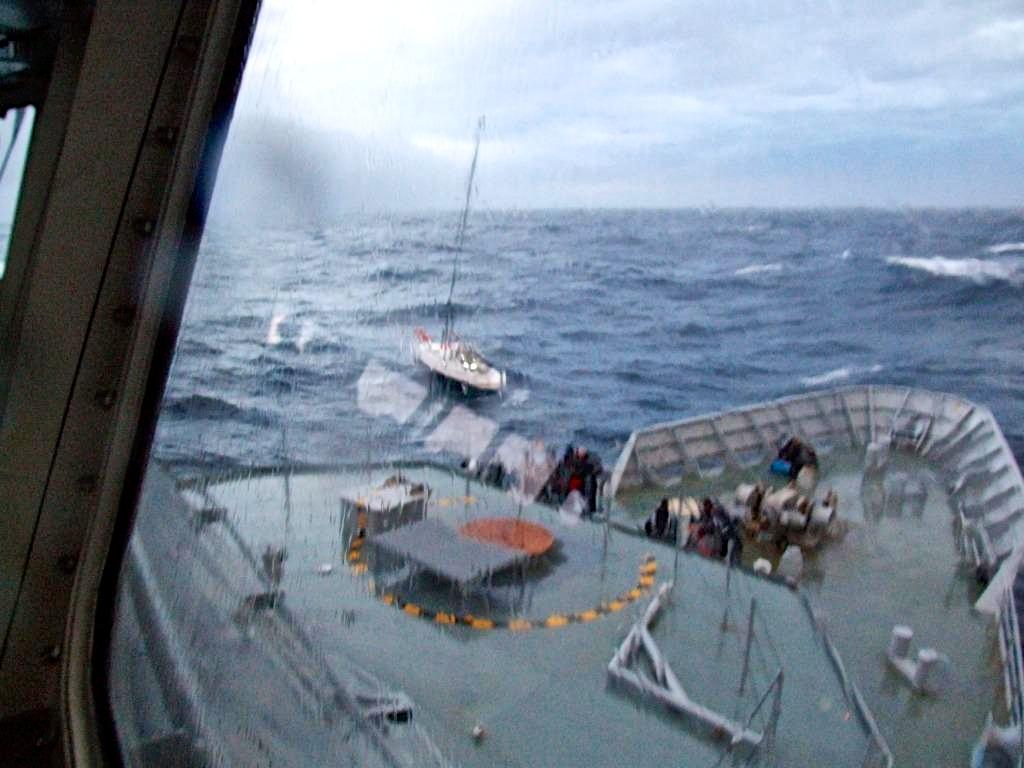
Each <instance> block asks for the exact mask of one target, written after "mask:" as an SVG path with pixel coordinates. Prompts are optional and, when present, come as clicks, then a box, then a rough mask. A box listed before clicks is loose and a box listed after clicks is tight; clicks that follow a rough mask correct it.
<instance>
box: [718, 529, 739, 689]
mask: <svg viewBox="0 0 1024 768" xmlns="http://www.w3.org/2000/svg"><path fill="white" fill-rule="evenodd" d="M725 546H726V552H725V611H724V612H723V613H722V625H721V630H722V631H723V632H728V631H729V592H730V589H731V585H732V548H733V540H732V539H729V541H728V542H727V543H726V545H725ZM741 692H742V691H741Z"/></svg>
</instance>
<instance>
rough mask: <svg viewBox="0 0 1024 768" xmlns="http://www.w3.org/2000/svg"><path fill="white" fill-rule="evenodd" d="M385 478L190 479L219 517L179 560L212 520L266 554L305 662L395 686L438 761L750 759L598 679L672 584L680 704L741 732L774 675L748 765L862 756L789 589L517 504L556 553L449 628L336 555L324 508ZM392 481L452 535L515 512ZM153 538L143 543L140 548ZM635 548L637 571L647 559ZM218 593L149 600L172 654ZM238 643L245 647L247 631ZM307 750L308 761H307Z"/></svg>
mask: <svg viewBox="0 0 1024 768" xmlns="http://www.w3.org/2000/svg"><path fill="white" fill-rule="evenodd" d="M391 471H393V468H392V469H381V470H379V471H377V470H372V471H344V470H335V471H308V472H293V473H290V474H288V475H284V474H280V473H261V474H253V475H251V476H247V477H246V476H241V477H230V478H224V479H222V480H219V481H214V482H210V483H209V484H207V485H206V486H205V487H204V488H195V489H193V491H192V494H193V496H194V498H200V499H204V500H205V501H204V502H203V503H207V504H211V505H215V506H217V507H220V508H223V509H224V510H227V511H226V515H225V516H224V519H223V522H214V523H210V524H209V525H207V526H204V527H203V528H201V529H198V530H194V531H192V532H191V533H190V534H189V535H190V536H191V537H194V542H193V543H191V544H187V546H186V549H187V548H194V547H199V546H202V547H204V548H205V547H208V546H213V547H215V548H216V547H223V546H228V545H229V544H230V541H232V540H233V539H231V537H227V538H225V537H223V536H222V535H221V534H218V533H216V530H217V527H218V526H229V527H230V530H232V531H235V532H237V536H238V540H239V541H243V542H245V546H246V547H247V548H249V549H250V550H251V551H253V552H259V551H262V550H263V548H264V547H265V546H268V545H271V546H274V547H279V546H284V547H285V548H286V549H287V551H288V558H287V561H286V565H285V571H284V577H283V580H282V582H281V584H280V587H281V589H282V590H283V592H284V600H283V603H282V605H283V606H284V607H285V608H286V609H287V611H288V612H289V615H291V616H293V617H294V619H295V621H296V623H297V625H298V626H301V627H302V628H303V629H304V631H305V632H306V633H308V636H309V637H310V638H311V643H312V646H311V649H310V652H311V653H312V654H313V655H314V657H316V658H319V659H322V661H323V663H325V664H326V665H328V667H329V668H330V669H331V670H332V671H333V674H335V675H337V677H338V678H339V679H341V680H344V679H346V677H347V676H348V675H349V673H350V672H351V670H352V669H353V667H355V668H356V669H358V670H360V671H361V672H363V673H364V674H369V675H373V676H375V677H376V678H377V679H379V680H380V681H381V683H382V684H383V685H386V686H388V687H393V688H394V689H395V690H398V691H401V692H402V694H404V695H406V696H407V697H408V699H409V700H410V701H411V702H412V704H413V705H414V713H415V714H414V721H415V723H416V724H417V727H419V728H422V729H423V733H424V734H426V735H428V736H429V739H430V741H431V742H432V743H433V744H434V745H436V747H437V749H438V750H439V752H440V754H442V755H444V757H445V759H446V760H448V761H450V762H451V763H452V764H458V765H466V766H471V765H519V766H535V765H590V766H605V765H607V766H619V765H624V764H625V765H635V766H664V765H680V764H684V765H694V766H702V765H704V766H711V765H719V764H720V765H730V764H732V762H733V760H734V759H739V758H740V757H742V758H743V759H746V757H748V756H750V753H749V752H747V753H743V754H742V755H741V754H740V753H739V752H737V753H736V754H735V755H734V757H729V756H725V757H724V758H723V754H724V751H725V750H726V748H727V746H728V740H723V738H722V736H723V735H722V734H718V733H715V732H708V731H705V730H703V729H702V728H701V727H700V726H699V725H698V724H695V723H692V722H690V721H688V720H687V719H686V718H682V717H680V715H678V714H676V713H674V712H672V711H671V710H667V709H665V708H664V707H663V706H661V705H658V704H657V703H656V702H654V701H650V702H645V701H642V700H637V699H636V698H635V697H634V696H633V695H632V694H631V693H629V692H628V691H624V690H620V689H619V687H618V686H616V685H612V684H611V683H610V682H609V679H608V674H607V668H608V664H609V661H610V659H611V657H612V654H613V652H614V650H615V649H616V648H617V647H618V646H619V645H620V644H621V643H622V641H623V640H624V638H625V637H626V636H627V634H628V633H629V631H630V629H631V627H632V626H633V625H634V622H635V621H636V620H637V618H638V617H639V615H640V613H641V612H642V611H643V610H644V608H645V606H646V604H647V602H648V601H649V599H650V597H651V595H652V594H653V593H652V590H653V587H654V585H655V583H657V582H658V581H661V580H663V579H672V578H674V580H675V583H676V587H675V590H674V592H673V595H672V599H671V601H670V604H669V605H668V606H667V608H666V609H665V610H663V611H662V614H661V615H660V616H659V618H658V620H657V622H656V623H655V624H654V625H653V627H652V630H651V631H652V634H653V635H654V636H655V637H656V639H657V643H658V645H659V646H660V647H661V648H662V649H663V650H664V652H665V654H666V657H667V658H669V661H670V662H671V665H672V668H673V669H674V670H675V673H676V675H678V678H679V682H680V683H681V685H683V686H685V688H686V690H687V691H688V692H689V693H690V694H691V695H692V696H693V697H694V698H695V699H697V700H700V701H701V702H702V704H704V705H705V706H707V707H710V708H712V709H714V710H716V711H720V712H722V713H724V714H725V715H727V716H728V717H729V718H730V719H736V720H739V721H743V720H744V718H746V717H747V716H748V715H750V714H751V713H752V712H753V711H754V710H755V708H756V705H757V703H758V701H759V699H760V698H761V697H762V696H763V695H764V694H765V691H766V690H767V689H768V687H769V685H770V683H771V680H772V679H773V678H774V676H775V675H776V674H777V671H778V669H779V668H781V669H784V670H785V678H786V683H785V687H784V690H783V692H782V696H781V715H780V717H779V718H778V727H777V729H776V730H775V731H774V736H775V738H774V742H773V745H772V746H773V748H772V750H771V752H770V753H764V754H756V755H755V757H756V758H761V759H762V764H777V765H787V766H789V765H836V766H844V765H845V766H858V767H859V766H862V765H864V764H865V762H864V761H865V755H866V754H867V753H868V752H869V751H870V750H871V746H870V745H871V741H870V739H869V738H868V735H867V733H866V732H865V729H864V727H863V726H862V724H861V722H860V721H859V719H858V717H857V716H856V714H855V711H854V707H853V704H852V702H851V701H850V700H849V699H848V697H847V693H846V691H845V690H844V685H843V681H842V680H841V679H840V678H839V677H838V676H837V674H836V670H835V667H834V666H833V663H832V661H831V660H830V658H829V656H828V653H827V651H826V649H825V648H824V647H823V641H822V637H821V635H820V634H819V632H818V631H817V629H816V626H815V623H814V621H813V620H812V617H811V616H810V614H809V612H808V610H807V607H806V606H805V604H804V602H803V601H802V600H801V598H800V596H799V595H797V594H795V593H794V592H792V591H791V590H789V589H787V588H785V587H781V586H779V585H777V584H775V583H772V582H769V581H765V580H763V579H760V578H756V577H752V576H750V575H747V574H745V573H739V572H737V573H734V574H733V575H732V578H731V579H730V580H729V584H728V590H727V583H726V573H725V571H724V569H722V568H720V567H719V566H718V565H717V564H715V563H711V562H708V561H704V560H701V559H700V558H697V557H692V556H689V555H685V554H683V555H681V556H680V557H679V559H678V564H677V563H676V562H675V558H674V556H673V554H672V553H667V552H666V551H664V550H662V549H661V548H652V547H650V546H649V544H648V542H646V541H643V540H642V539H639V538H637V537H633V536H628V535H623V534H621V533H618V532H616V531H615V530H614V529H613V528H609V527H606V526H602V525H597V524H590V523H577V524H575V525H573V524H569V523H567V522H565V521H563V519H562V518H561V517H560V516H559V515H558V513H557V512H554V511H553V510H551V509H549V508H546V507H542V506H538V505H531V506H528V507H525V508H524V509H523V511H522V515H523V519H526V520H530V521H534V522H538V523H540V524H542V525H544V526H545V527H546V528H548V529H549V530H550V531H551V532H552V533H553V534H554V536H555V538H556V541H557V544H556V547H555V548H554V549H553V550H552V551H551V552H549V553H548V554H546V555H545V556H543V557H542V558H541V559H540V561H539V562H537V563H536V564H535V565H533V566H531V567H530V568H529V569H528V570H527V572H526V574H525V577H523V576H522V575H521V574H520V575H512V576H510V577H507V578H506V579H505V580H504V581H499V580H498V579H496V580H495V583H494V584H493V586H492V589H491V590H488V592H489V593H490V594H489V596H488V597H487V599H486V600H484V599H480V600H478V601H477V602H473V601H474V600H476V598H475V597H473V596H470V597H469V598H468V600H469V604H468V605H466V606H464V607H463V608H462V609H461V610H465V611H466V612H471V613H472V615H473V617H474V619H476V621H474V622H466V621H462V620H458V621H454V622H453V621H450V619H451V618H452V617H453V614H454V610H447V611H446V610H444V608H445V606H444V603H443V601H444V600H448V599H450V591H449V590H447V589H445V588H444V587H443V586H440V585H438V584H436V583H435V580H434V579H432V578H430V577H416V576H415V575H413V574H410V577H409V578H407V579H406V580H404V581H403V580H402V579H401V576H402V574H401V572H400V571H399V572H394V571H382V570H380V568H379V567H378V564H376V563H374V562H373V558H372V555H364V554H362V553H358V554H357V556H356V558H353V557H352V554H353V553H352V551H350V550H347V549H346V547H348V546H349V543H348V542H343V541H342V540H341V537H340V536H339V533H338V531H339V527H340V521H339V519H338V514H339V513H338V503H337V499H338V498H340V497H341V496H343V495H345V494H346V493H347V492H349V490H350V489H351V488H353V487H356V486H365V485H366V484H367V483H370V484H373V483H379V482H380V481H382V480H383V479H384V478H385V477H386V476H387V474H388V473H389V472H391ZM402 471H403V473H404V474H405V475H406V476H407V477H408V478H409V479H410V480H413V481H416V482H425V483H426V484H427V485H429V486H430V487H431V489H432V494H431V499H430V502H429V507H428V510H427V518H428V519H434V520H438V521H441V522H443V523H445V524H446V525H449V526H452V527H453V528H457V527H458V526H459V525H460V524H463V523H465V522H468V521H469V520H472V519H475V518H477V517H485V516H494V515H496V514H514V513H515V512H516V510H514V508H513V507H512V500H511V499H510V497H509V496H508V495H507V494H505V493H503V492H501V491H498V490H495V489H492V488H487V487H484V486H482V485H479V484H476V483H469V484H467V481H466V480H465V479H464V478H462V477H459V476H457V475H455V474H453V473H450V472H447V471H443V470H439V469H434V468H430V467H418V468H414V467H404V468H403V469H402ZM166 514H168V511H167V509H166V507H163V506H162V507H160V508H159V509H148V510H147V509H145V508H144V509H143V512H142V513H141V516H140V517H141V520H142V522H141V523H140V529H139V530H140V534H139V535H140V536H141V537H142V538H143V539H146V538H147V536H149V535H150V533H151V532H150V531H148V530H147V525H148V524H147V522H146V520H147V519H148V518H149V517H159V516H161V515H166ZM211 536H212V538H211ZM154 544H155V545H156V546H153V547H152V548H151V549H150V550H149V551H151V552H154V553H155V552H159V551H160V547H159V546H158V543H157V542H154ZM183 545H185V543H184V542H182V543H179V544H178V549H179V550H180V549H181V547H182V546H183ZM651 551H654V552H655V553H656V561H654V562H651V561H649V560H648V558H647V555H648V553H649V552H651ZM154 556H155V555H154ZM222 559H223V558H222ZM204 562H205V561H204ZM327 562H329V563H333V564H335V566H336V568H335V570H334V573H333V575H331V576H329V577H325V576H323V575H319V574H320V573H322V571H320V569H319V566H320V565H321V564H323V563H327ZM342 564H345V566H346V567H342ZM367 565H368V566H369V567H367ZM192 567H194V568H197V569H199V570H200V571H202V569H203V568H206V567H209V566H207V565H204V564H201V563H197V564H193V565H192ZM638 567H639V568H640V577H639V581H638V575H637V574H638ZM395 576H397V577H399V579H398V582H397V585H396V586H395V591H394V592H391V591H388V592H382V590H381V584H382V583H383V582H382V580H383V579H386V578H392V577H395ZM226 578H227V579H228V582H231V581H232V579H234V578H238V579H245V578H249V577H246V576H245V574H244V573H239V574H238V575H237V577H234V576H231V574H230V573H228V574H226ZM221 583H222V580H221V581H215V580H213V579H206V580H205V582H204V580H203V579H202V578H201V577H197V578H196V579H193V580H192V581H191V586H190V588H189V591H184V592H177V593H175V594H173V595H169V596H168V597H167V602H168V603H169V604H173V605H174V606H175V611H176V613H175V617H174V618H175V620H176V622H177V626H178V628H179V632H180V633H181V637H180V638H179V641H180V643H181V644H182V646H183V651H186V652H184V653H183V654H182V656H181V658H182V659H183V660H184V659H187V658H189V657H190V655H191V654H197V653H205V654H207V656H209V654H210V653H211V651H210V649H211V648H214V649H215V648H216V647H217V646H216V644H210V643H208V641H207V638H205V637H203V636H202V633H199V634H198V635H197V634H191V626H192V624H191V622H190V621H189V619H188V616H189V615H190V610H191V609H190V608H189V606H190V605H191V604H192V603H193V602H194V601H195V600H197V599H198V596H197V594H196V593H195V591H196V590H198V594H201V593H202V592H203V591H204V590H207V589H213V590H223V589H224V587H223V586H220V584H221ZM167 588H168V589H173V587H170V586H169V587H167ZM752 600H756V603H757V606H758V609H757V612H758V617H759V618H758V619H757V625H756V626H755V629H754V633H753V635H752V642H751V651H750V664H749V670H748V677H747V683H746V685H745V690H744V692H743V694H738V693H737V691H738V688H739V685H740V680H741V676H742V667H743V659H744V654H745V648H746V646H747V642H746V639H747V634H746V632H747V625H746V623H745V617H746V616H747V615H748V612H749V608H750V604H751V601H752ZM414 601H415V605H413V606H412V608H413V609H410V605H411V604H413V603H414ZM421 606H427V609H424V608H422V607H421ZM442 616H443V618H441V617H442ZM210 620H212V617H210ZM224 620H228V617H224V618H223V619H221V621H224ZM255 639H256V641H257V642H263V641H262V640H260V639H259V635H258V634H257V635H256V638H255ZM189 649H191V650H189ZM213 653H215V654H217V653H220V651H216V650H214V651H213ZM184 663H187V662H184ZM206 663H207V664H209V665H213V666H214V667H219V668H221V669H223V670H224V671H225V673H226V674H227V673H229V671H230V669H231V665H232V659H231V657H230V655H223V656H216V657H215V658H212V659H210V658H208V659H207V661H206ZM250 685H252V686H253V687H254V688H255V689H256V690H260V689H261V687H262V682H261V681H260V680H259V678H255V679H253V680H252V681H250ZM288 695H291V694H288ZM477 724H480V725H481V726H482V727H483V728H484V729H485V731H486V736H485V737H484V738H483V739H481V740H474V738H473V737H472V735H471V734H472V730H473V728H474V726H476V725H477ZM762 725H763V724H762V723H758V722H755V723H753V724H752V727H760V726H762ZM403 727H404V726H402V725H392V726H390V728H389V731H388V733H389V734H391V736H388V735H385V737H384V738H385V740H386V739H388V738H391V737H396V738H397V737H398V736H399V735H400V733H401V729H402V728H403ZM256 728H257V730H258V731H260V730H264V729H268V728H269V729H270V730H269V731H268V732H267V733H266V734H265V735H263V734H260V737H261V738H263V739H264V741H265V743H267V744H274V743H275V740H276V738H277V737H276V736H275V735H274V733H273V728H272V726H270V724H269V721H260V722H259V723H258V724H257V726H256ZM322 748H325V747H324V745H318V746H316V749H315V750H314V751H313V753H314V754H322ZM400 754H404V752H400ZM719 761H721V762H719ZM275 762H276V761H275ZM284 762H285V763H287V762H288V761H287V760H285V761H284Z"/></svg>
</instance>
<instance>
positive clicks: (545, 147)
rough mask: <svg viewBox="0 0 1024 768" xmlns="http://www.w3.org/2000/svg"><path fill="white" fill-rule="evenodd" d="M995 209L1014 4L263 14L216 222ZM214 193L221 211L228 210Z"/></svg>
mask: <svg viewBox="0 0 1024 768" xmlns="http://www.w3.org/2000/svg"><path fill="white" fill-rule="evenodd" d="M479 115H486V118H487V129H486V131H485V134H484V140H483V146H482V149H481V156H480V165H479V170H478V177H477V198H476V199H477V202H478V205H480V206H481V207H549V206H614V207H632V206H706V205H718V206H731V205H787V206H801V205H833V206H843V205H886V206H902V205H946V206H963V205H1005V206H1014V207H1017V206H1020V205H1021V204H1022V199H1024V194H1022V193H1024V143H1022V136H1024V3H1022V2H1021V1H1020V0H1013V2H986V0H969V1H967V2H904V3H900V2H893V1H892V0H884V1H880V2H879V1H876V0H862V1H858V2H850V3H845V4H843V3H839V2H836V1H833V2H828V0H813V1H812V0H807V1H806V2H765V1H763V0H747V1H745V2H723V1H722V0H707V1H706V2H686V1H681V0H634V1H631V2H626V1H624V0H585V1H583V0H581V1H579V2H575V1H566V0H558V1H557V2H553V1H552V0H518V1H515V2H513V1H510V0H499V1H497V2H483V1H482V0H440V1H435V2H431V1H430V0H376V2H374V3H366V2H339V1H338V0H323V1H320V2H317V1H316V0H272V1H271V2H265V3H264V10H263V14H262V18H261V21H260V26H259V29H258V33H257V40H256V44H255V46H254V49H253V53H252V56H251V59H250V61H249V65H248V69H247V72H246V75H245V82H244V86H243V94H242V98H241V101H240V103H239V105H238V111H237V114H236V122H235V126H234V128H233V133H232V141H231V144H230V146H229V150H228V154H227V157H226V162H225V166H224V168H223V174H222V181H223V184H222V185H221V189H220V190H219V193H220V194H218V197H222V198H223V199H222V200H219V201H218V203H219V205H220V209H221V210H222V211H224V212H228V211H230V210H231V209H235V210H238V209H240V208H247V209H253V207H256V208H258V207H260V205H261V204H262V203H263V202H265V201H266V200H268V199H272V198H273V199H278V198H280V196H281V195H282V194H285V196H286V197H287V198H288V200H289V202H288V203H287V205H289V206H291V207H292V208H294V209H295V210H296V211H299V212H302V211H306V212H310V211H312V212H313V213H314V215H316V216H329V215H330V214H331V212H332V211H334V210H339V209H348V208H370V209H375V208H409V207H457V206H458V205H459V204H460V199H461V197H462V195H463V190H462V186H463V184H464V183H465V182H464V179H465V176H466V172H467V169H468V165H469V160H470V156H471V154H472V140H473V132H474V126H475V124H476V120H477V117H478V116H479ZM229 196H230V197H229Z"/></svg>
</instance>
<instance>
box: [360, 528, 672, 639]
mask: <svg viewBox="0 0 1024 768" xmlns="http://www.w3.org/2000/svg"><path fill="white" fill-rule="evenodd" d="M359 554H360V553H359V550H358V548H356V549H354V550H353V551H350V552H349V559H350V560H353V561H356V560H358V559H359ZM351 567H352V570H353V572H355V573H365V572H366V570H367V569H368V566H367V565H366V564H365V563H354V564H353V565H352V566H351ZM657 568H658V564H657V562H656V561H655V560H654V559H653V558H652V557H650V556H647V557H646V558H645V559H644V561H643V562H642V563H641V564H640V569H639V571H640V574H639V577H638V580H637V585H636V586H635V587H633V588H632V589H630V590H629V591H628V592H626V593H624V594H623V595H620V596H619V597H618V598H617V599H615V600H612V601H610V602H608V603H601V604H600V605H598V606H597V607H596V608H588V609H587V610H584V611H578V612H573V613H566V614H562V613H553V614H551V615H550V616H548V617H547V618H546V619H544V620H542V621H530V620H529V619H522V618H516V619H508V620H507V621H503V620H501V619H497V620H495V619H486V618H482V617H477V616H474V615H473V614H471V613H465V614H462V615H459V614H457V613H449V612H448V611H434V610H432V609H430V608H423V607H421V606H419V605H416V604H415V603H407V602H405V601H404V600H402V599H401V598H399V597H396V596H395V595H394V594H393V593H391V592H385V593H384V594H382V595H380V601H381V602H382V603H384V604H385V605H393V606H395V607H396V608H400V609H401V610H402V611H403V612H404V613H407V614H408V615H410V616H415V617H417V618H422V619H427V620H430V621H433V622H434V623H436V624H443V625H455V624H465V625H466V626H467V627H470V628H471V629H475V630H491V629H508V630H510V631H512V632H525V631H527V630H531V629H536V628H538V627H548V628H551V629H555V628H558V627H566V626H568V625H570V624H587V623H589V622H592V621H597V620H598V619H599V618H601V617H602V616H607V615H608V614H611V613H617V612H619V611H621V610H622V609H623V608H625V607H626V605H628V604H629V603H631V602H632V601H634V600H638V599H639V598H640V597H642V596H643V595H644V594H645V593H646V592H647V591H648V590H647V587H650V586H652V585H653V584H654V576H653V574H654V572H655V571H656V570H657ZM369 584H370V585H371V586H370V588H371V590H372V589H373V580H372V579H371V580H370V582H369Z"/></svg>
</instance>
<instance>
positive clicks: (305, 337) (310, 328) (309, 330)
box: [295, 320, 316, 352]
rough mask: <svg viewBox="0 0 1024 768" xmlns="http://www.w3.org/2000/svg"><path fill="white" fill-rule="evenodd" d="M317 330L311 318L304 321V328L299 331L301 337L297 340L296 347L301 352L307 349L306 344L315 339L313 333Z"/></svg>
mask: <svg viewBox="0 0 1024 768" xmlns="http://www.w3.org/2000/svg"><path fill="white" fill-rule="evenodd" d="M315 331H316V326H315V325H314V324H313V323H312V322H311V321H309V320H303V321H302V329H301V330H300V331H299V338H298V340H297V341H296V342H295V348H296V349H298V350H299V352H305V351H306V345H307V344H308V343H309V342H310V341H312V340H313V335H314V333H315Z"/></svg>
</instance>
